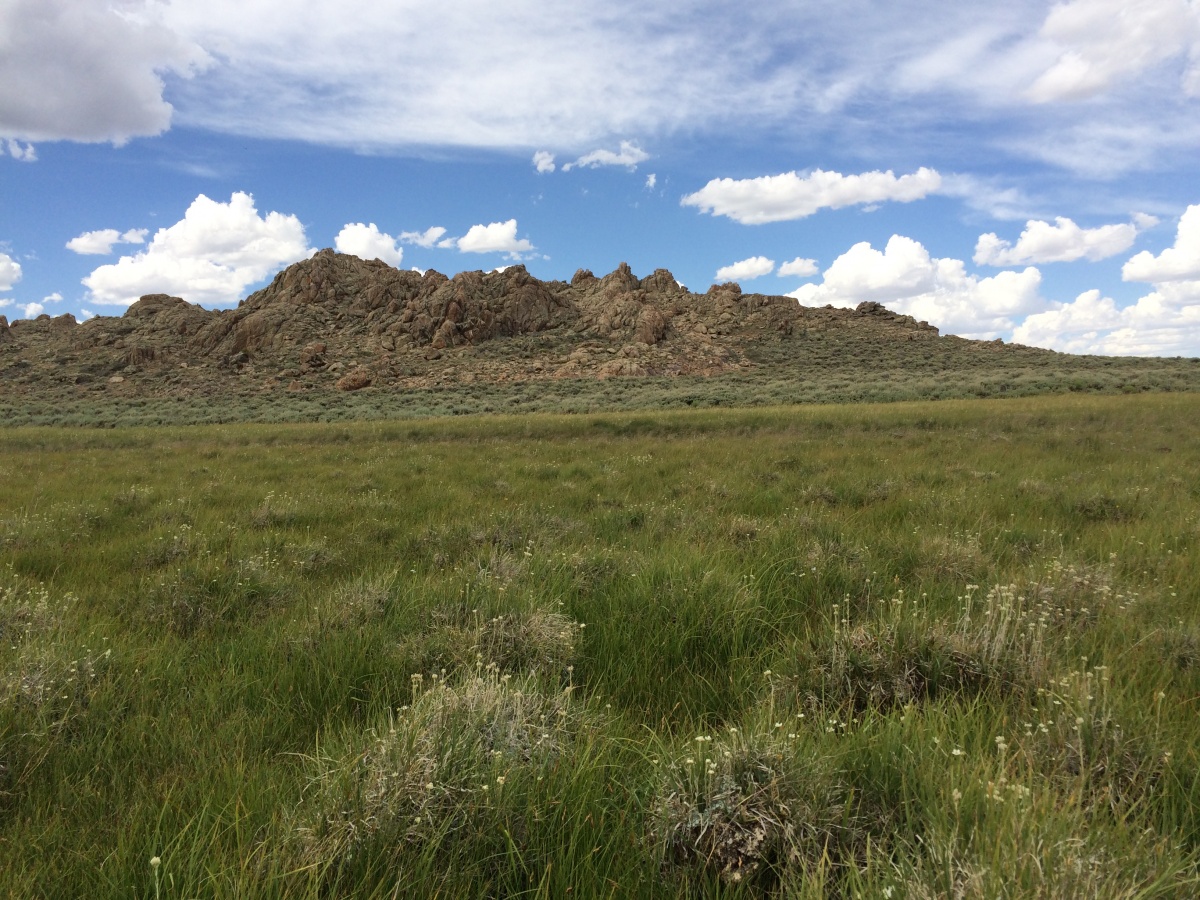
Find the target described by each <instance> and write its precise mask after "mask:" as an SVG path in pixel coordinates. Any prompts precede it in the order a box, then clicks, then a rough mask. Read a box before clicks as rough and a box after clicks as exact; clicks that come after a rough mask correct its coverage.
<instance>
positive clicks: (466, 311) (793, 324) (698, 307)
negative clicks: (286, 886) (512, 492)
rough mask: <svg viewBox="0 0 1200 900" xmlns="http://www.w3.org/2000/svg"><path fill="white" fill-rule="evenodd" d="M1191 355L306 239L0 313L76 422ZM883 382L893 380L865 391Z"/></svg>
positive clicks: (32, 391)
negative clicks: (61, 310)
mask: <svg viewBox="0 0 1200 900" xmlns="http://www.w3.org/2000/svg"><path fill="white" fill-rule="evenodd" d="M1195 362H1196V361H1193V360H1183V361H1166V360H1116V359H1109V360H1101V359H1098V358H1083V357H1070V356H1066V355H1064V354H1058V353H1054V352H1052V351H1047V350H1040V349H1035V348H1029V347H1021V346H1014V345H1005V344H1002V343H1000V342H998V341H997V342H979V341H968V340H964V339H962V338H957V337H952V336H940V335H939V334H938V331H937V329H936V328H934V327H932V326H930V325H928V324H926V323H924V322H917V321H915V320H914V319H912V318H911V317H909V316H903V315H897V314H895V313H892V312H890V311H888V310H887V309H886V308H885V307H884V306H882V305H880V304H878V303H864V304H861V305H860V306H859V307H858V308H857V309H835V308H833V307H825V308H821V309H813V308H807V307H802V306H800V305H799V304H797V303H796V302H795V301H794V300H792V299H790V298H788V297H781V296H765V295H762V294H746V293H743V292H742V290H741V288H740V287H739V286H738V285H736V284H725V285H714V286H713V287H711V288H710V289H709V290H708V291H707V292H706V293H703V294H697V293H693V292H691V291H689V290H687V289H686V288H684V287H683V286H682V285H680V284H679V283H678V282H676V280H675V278H674V277H673V276H672V275H671V273H670V272H668V271H667V270H665V269H658V270H656V271H655V272H654V273H652V274H650V275H648V276H646V277H644V278H638V277H637V276H636V275H635V274H634V273H633V272H632V271H631V270H630V268H629V266H628V265H626V264H624V263H622V264H621V265H620V266H618V267H617V269H616V270H615V271H613V272H611V273H609V274H608V275H605V276H604V277H602V278H597V277H595V276H594V275H593V274H592V273H591V272H588V271H586V270H580V271H578V272H577V273H576V274H575V276H574V277H573V278H572V279H571V281H570V283H567V282H563V281H548V282H547V281H540V280H538V279H537V278H534V277H533V276H531V275H530V274H529V273H528V272H527V271H526V270H525V268H524V267H523V266H511V267H509V268H507V269H505V270H503V271H500V272H489V273H483V272H462V273H460V274H458V275H455V276H454V277H453V278H448V277H447V276H445V275H443V274H441V273H439V272H436V271H433V270H430V271H427V272H425V273H424V274H421V273H418V272H414V271H401V270H398V269H394V268H392V267H390V266H388V265H386V264H385V263H383V262H381V261H379V260H372V261H364V260H360V259H358V258H357V257H354V256H347V255H343V254H338V253H335V252H333V251H332V250H322V251H320V252H319V253H317V254H316V255H314V256H313V257H312V258H310V259H307V260H304V261H302V262H299V263H296V264H295V265H292V266H290V267H288V268H287V269H285V270H284V271H283V272H280V273H279V274H278V275H277V276H276V277H275V279H274V280H273V281H272V283H271V284H270V285H268V286H267V287H266V288H264V289H262V290H260V291H258V292H256V293H254V294H252V295H251V296H249V297H248V298H246V299H245V300H244V301H242V302H241V303H240V304H239V305H238V307H237V308H236V309H228V310H205V309H202V308H200V307H198V306H194V305H192V304H189V303H187V302H185V301H184V300H183V299H180V298H178V297H169V296H166V295H161V294H153V295H148V296H145V297H142V299H141V300H139V301H138V302H136V303H134V304H133V305H132V306H130V307H129V309H128V310H127V311H126V312H125V314H124V315H122V316H119V317H108V316H98V317H96V318H93V319H89V320H87V321H85V322H82V323H77V322H76V321H75V320H74V318H73V317H72V316H70V315H64V316H59V317H57V318H51V317H49V316H44V315H43V316H40V317H38V318H37V319H34V320H30V321H16V322H13V323H11V324H9V323H8V322H7V321H6V320H5V319H4V318H2V317H0V383H2V384H3V385H4V387H5V391H4V396H3V398H2V399H0V412H4V413H6V414H7V416H8V419H9V421H75V420H78V419H79V416H75V419H71V418H70V417H68V418H65V419H64V418H63V416H66V415H67V411H70V410H75V411H77V412H78V411H81V410H87V409H122V408H127V407H128V405H129V403H130V402H133V401H136V402H138V403H140V404H142V405H143V406H144V405H145V404H147V403H148V404H150V405H151V406H156V405H157V407H162V408H163V409H169V410H171V411H172V412H171V413H170V414H169V415H168V414H166V413H162V414H159V415H158V416H157V418H156V419H155V420H160V419H163V416H164V415H165V416H166V418H165V420H170V421H192V420H202V419H204V418H206V417H207V416H206V415H205V414H204V413H203V412H202V411H203V410H211V407H212V401H213V400H214V399H219V400H221V401H222V404H223V407H224V408H226V409H227V410H230V413H229V415H230V416H232V417H233V418H261V416H260V415H259V414H258V413H256V412H254V410H255V409H259V410H261V408H262V406H263V405H264V404H265V405H268V406H270V407H272V408H273V409H274V410H275V412H276V414H279V411H280V410H283V409H285V408H287V409H292V410H294V411H295V417H296V418H307V417H309V416H310V414H311V409H309V407H311V406H312V404H313V403H314V402H318V401H317V399H316V398H320V399H319V404H320V406H321V407H322V408H323V409H325V410H329V409H331V408H337V407H338V406H339V404H341V405H345V404H347V403H348V402H349V401H346V400H341V401H339V400H337V399H336V398H337V396H338V395H339V394H343V393H344V392H362V393H364V394H365V395H366V397H367V398H369V400H364V399H362V398H356V399H355V401H354V402H353V403H350V404H349V406H350V407H353V409H355V410H359V411H360V412H361V411H363V410H367V408H368V407H371V408H375V409H378V410H383V409H387V408H392V412H395V413H396V414H405V413H406V411H407V412H413V411H414V410H413V409H408V407H404V404H406V403H407V404H409V405H411V403H412V399H413V397H415V396H421V397H426V398H427V397H428V396H429V394H430V392H435V393H436V392H439V391H440V392H445V391H447V390H450V391H455V392H457V393H458V394H459V395H461V397H462V398H466V399H467V400H469V398H471V397H474V398H475V402H474V403H473V404H472V403H470V402H468V403H467V405H466V406H465V407H463V408H462V409H461V410H460V409H458V408H457V407H456V408H455V411H480V410H487V409H491V408H522V409H524V408H527V407H528V404H527V403H525V402H524V401H522V400H517V401H514V400H513V399H512V397H513V396H514V395H513V390H514V389H528V388H529V387H530V386H540V387H541V388H543V389H544V390H539V391H538V392H537V395H538V397H539V398H544V397H554V398H557V399H556V400H555V402H556V403H557V404H558V405H557V406H555V407H553V408H571V407H570V405H569V404H567V406H565V407H564V406H563V403H565V402H566V400H567V399H569V398H571V397H584V398H587V399H586V402H584V404H583V408H605V407H609V408H611V407H620V406H629V405H633V406H646V405H651V406H653V405H657V404H658V402H663V403H666V405H673V404H676V403H681V402H687V403H689V404H690V403H695V402H699V403H700V404H701V405H706V404H709V403H713V402H721V400H722V398H723V399H724V402H726V403H742V404H747V403H760V402H764V400H765V401H767V402H788V401H795V400H814V399H815V400H827V399H836V400H847V399H900V398H901V397H906V396H952V395H964V392H965V394H966V395H971V394H974V395H994V394H1002V395H1003V394H1006V393H1008V394H1011V393H1039V392H1046V391H1054V390H1064V389H1071V390H1130V389H1136V390H1141V389H1164V388H1165V389H1189V390H1191V389H1197V388H1198V387H1200V366H1198V365H1196V364H1195ZM922 378H924V379H925V380H924V381H921V379H922ZM1081 378H1082V380H1081ZM914 379H916V381H914ZM614 382H620V383H621V384H620V386H619V387H617V388H616V389H613V388H611V387H609V386H602V385H611V384H612V383H614ZM680 385H687V386H688V387H687V389H686V391H684V393H686V394H687V399H685V400H680V396H681V395H680V391H679V389H678V388H679V386H680ZM468 386H470V387H468ZM816 386H819V387H820V389H821V391H822V392H824V393H818V394H816V395H814V394H813V390H814V388H815V387H816ZM847 388H850V389H851V390H850V391H849V395H847ZM885 388H886V390H887V391H890V392H892V393H886V392H885V393H884V394H883V395H879V391H880V390H882V389H885ZM898 388H902V389H903V390H901V392H900V394H898V395H894V392H895V390H896V389H898ZM855 391H858V392H862V391H865V394H862V393H860V394H855ZM630 397H636V398H639V399H636V400H632V401H631V400H629V398H630ZM672 397H673V398H674V400H671V402H667V401H668V400H670V398H672ZM605 398H607V399H605ZM655 398H658V400H657V401H656V400H655ZM168 401H169V402H168ZM421 402H422V403H424V402H425V401H424V400H422V401H421ZM164 403H165V404H166V405H165V406H164ZM397 403H399V404H400V405H401V407H404V408H399V407H396V404H397ZM180 404H182V405H180ZM514 404H515V406H514ZM426 407H429V404H427V403H426V404H425V406H422V407H421V409H426ZM440 408H441V407H437V406H436V404H434V406H433V407H430V408H429V409H427V410H426V411H427V412H428V411H432V412H434V413H436V412H437V410H438V409H440ZM239 410H240V412H239ZM416 412H417V413H418V414H419V412H420V410H419V409H418V410H416ZM362 414H369V410H367V412H364V413H362ZM81 415H82V413H81ZM358 415H359V413H358V412H356V413H354V414H353V416H352V417H358ZM47 416H49V418H47ZM55 416H58V418H55ZM282 417H283V418H287V417H288V416H287V415H282Z"/></svg>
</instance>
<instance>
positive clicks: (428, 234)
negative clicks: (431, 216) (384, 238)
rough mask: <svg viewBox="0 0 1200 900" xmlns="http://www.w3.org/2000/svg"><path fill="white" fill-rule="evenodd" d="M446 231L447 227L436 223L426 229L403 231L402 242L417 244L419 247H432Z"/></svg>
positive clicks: (401, 234) (401, 233)
mask: <svg viewBox="0 0 1200 900" xmlns="http://www.w3.org/2000/svg"><path fill="white" fill-rule="evenodd" d="M445 233H446V229H445V228H443V227H442V226H441V225H434V226H433V227H432V228H426V229H425V230H424V231H402V232H400V243H402V244H416V245H417V246H418V247H432V246H433V245H434V244H436V243H437V242H438V241H439V240H440V239H441V237H442V235H444V234H445Z"/></svg>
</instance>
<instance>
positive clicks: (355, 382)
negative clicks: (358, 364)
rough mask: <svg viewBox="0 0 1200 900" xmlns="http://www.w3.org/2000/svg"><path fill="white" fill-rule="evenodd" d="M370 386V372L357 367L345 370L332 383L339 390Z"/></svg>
mask: <svg viewBox="0 0 1200 900" xmlns="http://www.w3.org/2000/svg"><path fill="white" fill-rule="evenodd" d="M370 386H371V373H370V372H368V371H367V370H366V369H363V368H358V369H354V370H352V371H350V372H347V373H346V374H345V375H343V376H342V377H341V378H339V379H338V380H337V382H336V383H335V384H334V387H336V388H337V389H338V390H339V391H358V390H362V389H363V388H365V387H370Z"/></svg>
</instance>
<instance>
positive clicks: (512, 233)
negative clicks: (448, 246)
mask: <svg viewBox="0 0 1200 900" xmlns="http://www.w3.org/2000/svg"><path fill="white" fill-rule="evenodd" d="M454 245H455V246H456V247H458V249H459V250H461V251H462V252H463V253H507V254H508V255H509V256H510V257H513V258H515V257H516V256H518V255H519V254H521V253H527V252H529V251H530V250H533V249H534V246H533V244H531V243H529V241H527V240H525V239H524V238H521V239H520V240H518V239H517V220H516V219H509V220H508V221H507V222H492V223H491V224H490V225H472V226H471V227H470V228H468V229H467V233H466V234H464V235H463V236H462V237H460V238H458V239H457V240H456V241H455V242H454Z"/></svg>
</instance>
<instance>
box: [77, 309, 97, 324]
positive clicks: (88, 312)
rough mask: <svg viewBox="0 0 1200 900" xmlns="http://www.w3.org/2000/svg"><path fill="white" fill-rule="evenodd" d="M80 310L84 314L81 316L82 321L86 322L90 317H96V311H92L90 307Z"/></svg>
mask: <svg viewBox="0 0 1200 900" xmlns="http://www.w3.org/2000/svg"><path fill="white" fill-rule="evenodd" d="M79 312H80V313H82V315H81V316H80V318H79V321H80V322H86V321H87V320H88V319H94V318H96V314H95V313H94V312H92V311H91V310H90V309H81V310H79Z"/></svg>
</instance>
